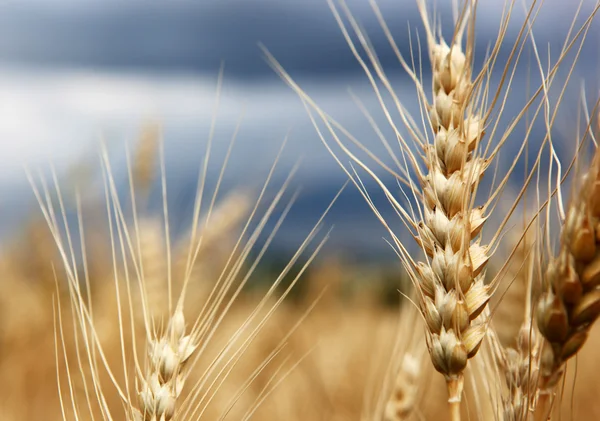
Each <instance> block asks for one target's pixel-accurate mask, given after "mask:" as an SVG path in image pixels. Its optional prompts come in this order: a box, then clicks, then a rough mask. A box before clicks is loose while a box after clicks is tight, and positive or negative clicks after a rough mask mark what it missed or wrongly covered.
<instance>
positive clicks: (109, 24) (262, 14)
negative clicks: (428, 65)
mask: <svg viewBox="0 0 600 421" xmlns="http://www.w3.org/2000/svg"><path fill="white" fill-rule="evenodd" d="M350 3H351V7H352V9H353V12H354V13H355V14H356V16H357V17H358V19H359V20H360V23H361V24H362V25H363V26H364V28H365V29H366V30H367V33H368V34H369V36H370V38H371V42H372V43H373V44H374V45H375V46H376V48H377V50H378V54H379V58H380V60H381V62H382V63H383V64H384V66H386V68H387V69H388V70H390V71H393V69H394V66H396V67H398V64H397V60H396V58H395V56H394V53H393V52H392V50H391V49H390V48H389V46H388V43H387V41H386V40H385V37H384V35H383V33H382V31H381V30H380V29H379V24H378V23H377V21H376V18H375V16H374V14H373V13H372V11H371V10H370V8H369V7H368V5H367V2H366V1H365V2H359V1H354V2H350ZM352 3H353V4H352ZM379 3H380V5H381V8H382V10H383V13H384V15H385V17H386V20H387V21H388V23H389V25H390V27H392V28H394V35H395V39H396V40H397V42H398V44H399V47H400V49H401V51H402V52H403V53H404V54H407V55H408V54H409V41H408V37H407V33H408V22H409V21H410V22H412V24H413V25H417V26H419V25H418V24H419V17H418V13H417V9H416V6H415V3H416V2H414V1H412V0H403V1H380V2H379ZM441 3H444V2H441ZM546 3H550V4H551V5H550V6H547V5H546V7H547V8H548V9H549V10H550V11H552V10H553V8H554V9H556V6H557V5H556V4H553V3H556V1H548V2H546ZM558 5H560V4H558ZM480 9H482V12H481V14H480V15H481V18H482V19H481V20H482V25H481V27H482V29H483V30H486V29H488V30H489V31H488V32H490V34H489V35H490V37H491V36H493V34H494V32H495V30H496V28H495V27H493V25H492V28H490V27H489V26H490V25H489V24H487V25H486V17H487V18H488V19H491V18H493V20H492V21H493V22H495V24H496V25H497V20H498V14H497V13H495V12H496V11H497V7H496V6H494V3H492V2H490V3H486V2H485V1H482V2H481V6H480ZM444 11H445V13H443V15H444V16H445V18H446V19H451V17H450V15H451V14H450V13H449V10H446V9H444ZM486 15H487V16H486ZM517 20H518V19H517ZM561 21H562V22H565V23H564V25H563V26H565V25H567V24H568V22H567V20H566V19H563V20H561ZM557 24H558V25H561V24H560V22H559V23H557ZM554 29H556V27H554ZM478 33H479V34H480V33H481V31H479V32H478ZM538 35H540V34H538ZM542 35H543V34H542ZM488 41H489V40H486V39H479V42H478V47H479V48H481V49H482V50H485V48H486V47H487V42H488ZM542 41H546V39H545V38H543V39H542ZM259 42H262V43H264V44H265V45H266V46H267V47H268V48H269V50H270V51H271V52H272V53H273V54H274V55H275V56H276V57H277V58H278V60H280V62H281V63H282V64H283V65H284V67H285V68H286V69H288V70H289V71H291V72H293V73H294V74H295V75H296V76H300V75H302V74H305V75H311V74H312V75H318V74H323V75H326V74H337V73H351V72H358V71H360V68H359V67H358V65H357V64H356V61H355V60H354V58H353V57H352V54H351V53H350V51H349V49H348V47H347V45H346V43H345V41H344V39H343V36H342V35H341V32H340V30H339V29H338V27H337V24H336V22H335V20H334V18H333V15H332V13H331V11H330V10H329V8H328V7H327V4H326V2H325V0H322V1H321V0H319V1H317V0H305V1H291V0H290V1H275V0H245V1H232V0H223V1H197V2H191V1H185V2H183V1H182V2H160V3H158V2H155V3H152V2H149V1H144V2H131V3H125V2H115V1H108V2H71V1H64V0H63V1H52V2H39V3H37V4H36V2H33V3H30V2H28V3H18V4H17V3H16V2H14V3H8V4H2V6H0V60H1V61H2V62H3V63H5V64H6V63H10V64H15V63H16V64H24V65H33V66H36V67H40V66H41V67H46V66H48V67H56V66H64V67H84V68H114V69H132V70H140V69H143V70H147V71H183V72H186V71H189V72H205V71H209V72H214V71H215V70H216V69H217V68H218V67H219V66H220V63H221V62H222V61H224V62H225V63H226V66H227V69H228V74H229V75H236V76H238V77H251V76H261V75H265V74H272V71H271V70H270V69H269V68H268V66H267V64H266V63H265V61H264V60H263V58H262V55H261V53H260V51H259V49H258V47H257V43H259Z"/></svg>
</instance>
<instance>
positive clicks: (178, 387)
mask: <svg viewBox="0 0 600 421" xmlns="http://www.w3.org/2000/svg"><path fill="white" fill-rule="evenodd" d="M198 344H199V341H198V338H197V335H193V334H192V335H186V334H185V318H184V315H183V311H182V310H181V308H177V309H176V310H175V312H174V314H173V315H172V316H171V319H170V321H169V327H168V328H167V330H166V332H165V333H164V335H162V336H161V337H160V338H153V339H150V341H149V349H148V361H149V364H148V370H147V373H146V374H145V376H144V377H141V378H140V379H139V381H138V397H139V407H138V408H137V409H134V410H133V418H134V420H136V421H137V420H139V421H142V420H143V421H159V420H160V421H169V420H170V419H172V418H173V415H174V414H175V404H176V402H177V398H178V397H179V395H180V394H181V391H182V390H183V386H184V383H185V379H186V373H185V372H184V367H185V364H186V362H187V361H188V360H189V358H190V357H191V356H192V354H193V353H194V351H195V350H196V348H198Z"/></svg>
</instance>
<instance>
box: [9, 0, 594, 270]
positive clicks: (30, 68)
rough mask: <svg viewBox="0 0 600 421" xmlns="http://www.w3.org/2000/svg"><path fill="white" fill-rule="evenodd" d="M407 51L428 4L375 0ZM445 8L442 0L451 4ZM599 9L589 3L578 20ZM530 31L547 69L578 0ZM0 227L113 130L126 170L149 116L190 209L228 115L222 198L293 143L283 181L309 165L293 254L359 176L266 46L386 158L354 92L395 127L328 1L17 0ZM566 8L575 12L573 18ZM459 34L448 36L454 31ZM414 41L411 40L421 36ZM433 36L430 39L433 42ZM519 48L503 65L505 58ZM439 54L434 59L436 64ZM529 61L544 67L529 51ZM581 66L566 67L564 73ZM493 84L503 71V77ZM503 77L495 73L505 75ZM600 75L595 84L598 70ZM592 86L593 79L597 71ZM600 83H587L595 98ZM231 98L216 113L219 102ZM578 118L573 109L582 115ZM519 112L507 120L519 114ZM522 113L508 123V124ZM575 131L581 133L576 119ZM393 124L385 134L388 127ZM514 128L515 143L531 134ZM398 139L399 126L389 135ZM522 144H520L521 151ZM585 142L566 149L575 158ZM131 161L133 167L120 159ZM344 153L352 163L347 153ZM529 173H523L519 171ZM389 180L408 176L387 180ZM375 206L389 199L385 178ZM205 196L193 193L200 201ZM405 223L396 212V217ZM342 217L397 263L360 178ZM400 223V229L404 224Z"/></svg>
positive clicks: (348, 237)
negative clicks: (329, 145) (41, 179)
mask: <svg viewBox="0 0 600 421" xmlns="http://www.w3.org/2000/svg"><path fill="white" fill-rule="evenodd" d="M366 3H367V2H361V1H358V0H356V1H349V2H348V4H349V7H350V9H351V10H352V13H353V14H354V16H355V17H356V18H357V20H358V21H359V22H360V24H361V25H362V27H363V28H364V29H365V31H366V33H367V34H368V35H369V37H370V39H369V41H370V42H371V43H372V45H373V46H374V48H375V50H376V51H377V52H378V57H379V60H380V61H381V63H382V65H383V67H384V69H386V72H388V76H389V78H390V80H391V81H392V84H393V85H394V89H397V90H398V91H399V92H403V93H407V95H403V96H402V100H403V101H404V102H405V104H404V105H405V106H406V107H407V109H408V110H409V111H410V112H411V113H414V114H415V115H418V112H419V108H418V104H417V102H416V101H415V100H414V99H412V98H415V95H414V87H412V82H411V81H410V79H409V78H408V77H407V75H406V74H405V73H404V71H403V70H402V68H401V66H400V65H399V63H398V60H397V58H396V56H395V53H394V52H393V50H392V49H391V48H390V46H389V44H388V41H387V40H386V38H385V35H384V34H383V32H382V31H381V29H380V27H379V23H378V22H377V19H376V16H375V14H374V13H373V11H372V10H371V8H370V6H369V5H368V4H366ZM377 3H378V5H379V7H380V8H381V11H382V13H383V15H384V17H385V19H386V22H387V24H388V25H389V26H390V28H392V32H393V34H394V37H395V40H396V42H397V43H398V46H399V48H400V50H401V52H402V54H405V55H406V56H407V57H408V56H410V53H411V49H410V47H411V42H412V45H413V46H414V45H416V44H417V42H418V37H417V36H416V34H417V33H419V34H421V35H422V34H423V32H422V24H421V20H420V16H419V14H418V10H417V7H416V1H414V0H403V1H400V2H393V1H391V0H381V1H378V2H377ZM440 3H443V2H440ZM449 4H450V2H447V3H443V4H440V5H438V14H439V16H440V17H441V19H442V24H443V26H444V28H445V29H448V28H451V26H452V9H451V7H449V6H448V5H449ZM502 6H503V2H497V1H495V0H485V1H480V2H479V5H478V21H477V28H476V34H477V47H476V48H477V51H476V56H477V59H476V65H477V64H479V65H480V64H481V62H482V60H483V58H484V57H485V55H486V51H487V50H488V48H489V46H490V44H491V43H492V42H493V40H494V37H495V35H496V34H497V31H498V26H499V23H500V22H499V17H500V15H501V12H502ZM592 7H593V2H592V1H584V3H583V8H582V11H581V14H580V19H579V20H578V22H579V23H580V24H581V23H582V22H583V17H585V16H586V13H587V14H589V12H590V10H591V8H592ZM541 10H542V12H541V13H540V15H539V16H538V17H537V18H536V19H537V20H536V22H535V25H534V27H533V33H534V36H535V40H536V43H537V45H538V48H539V50H540V55H541V60H542V62H544V63H545V59H547V58H546V55H547V45H552V49H551V51H550V54H551V55H552V56H553V57H555V56H556V54H557V53H558V52H559V50H560V48H561V47H562V42H563V40H564V38H565V36H566V34H567V32H568V30H569V25H570V24H571V20H570V17H571V16H573V15H574V13H575V10H576V4H571V3H570V2H564V1H560V0H547V1H546V2H545V4H544V5H543V7H542V9H541ZM0 12H1V13H0V92H2V95H0V110H1V112H2V116H3V118H2V119H1V120H0V141H1V142H2V146H3V154H2V157H1V159H2V161H1V162H0V164H1V165H0V191H1V192H2V193H3V198H4V200H3V201H2V204H1V205H0V212H2V215H3V218H2V221H3V223H2V224H0V233H1V234H2V235H3V236H4V237H6V236H7V235H10V234H11V233H12V232H13V231H14V229H15V227H17V226H18V222H19V221H21V222H24V219H23V218H26V217H27V216H28V215H29V213H28V212H27V211H24V208H27V207H30V206H31V205H32V203H33V202H32V196H33V195H32V193H31V188H30V187H29V185H28V184H27V180H26V177H25V172H24V171H23V167H24V166H26V167H28V168H31V169H36V168H38V167H40V166H41V167H47V166H48V164H49V163H52V164H53V165H54V166H55V167H56V168H57V171H58V172H59V173H65V172H66V171H68V169H69V168H70V167H71V166H74V165H77V163H80V162H87V161H86V160H92V161H93V160H96V161H94V162H97V156H98V150H99V144H100V139H103V140H104V141H105V142H106V143H107V145H108V148H109V151H110V152H111V156H113V155H114V156H115V157H121V158H115V162H116V163H117V164H118V165H121V168H120V169H117V170H120V171H122V170H123V168H124V165H123V160H122V157H123V151H124V144H126V143H128V144H129V147H130V148H133V147H134V142H135V141H136V139H137V136H138V133H139V131H140V129H141V128H142V127H143V125H144V124H145V123H146V122H148V121H158V122H159V123H160V125H161V127H162V128H163V137H164V139H165V149H166V150H165V154H166V163H167V165H166V171H167V177H168V178H169V179H170V180H171V181H172V183H171V184H170V185H172V186H173V189H174V190H173V194H172V195H171V193H169V194H170V195H171V196H173V201H172V202H173V204H174V205H173V206H176V207H178V208H181V209H175V210H174V211H173V213H174V214H176V215H183V214H185V212H187V211H189V207H190V202H189V200H191V199H190V196H193V193H194V191H195V183H196V177H197V174H198V166H199V165H200V164H201V162H202V159H203V154H204V151H205V150H206V145H207V139H208V136H209V132H210V127H211V119H212V118H213V115H215V116H216V131H215V136H214V147H213V151H212V153H213V154H214V161H213V162H214V164H211V166H210V167H209V176H210V177H212V178H214V177H216V176H217V175H218V173H219V169H220V163H221V162H222V159H223V157H224V155H225V153H226V151H227V148H228V146H229V143H230V141H231V138H232V135H233V133H234V131H235V127H236V126H237V124H238V123H239V124H240V130H239V135H238V137H237V139H236V145H235V147H234V152H233V154H232V156H231V160H230V162H229V165H228V170H227V171H226V173H225V178H224V187H225V189H224V191H227V190H230V189H233V188H235V187H241V188H245V187H247V186H246V184H250V185H251V187H256V185H257V183H258V181H257V180H262V179H264V176H265V175H266V173H267V172H268V170H269V168H270V166H271V165H272V164H273V162H274V160H275V157H276V156H277V153H278V151H279V149H280V147H281V145H282V144H283V142H284V139H286V138H287V140H286V146H285V148H284V150H283V152H282V154H281V158H280V161H279V163H278V171H277V172H276V178H277V180H282V179H283V177H285V176H286V175H287V173H288V172H289V171H290V170H291V169H292V167H294V165H296V164H297V163H298V162H301V164H300V167H299V169H298V171H297V174H296V176H295V178H294V180H295V181H294V183H293V184H292V186H291V187H290V190H292V191H293V190H294V189H296V188H299V187H300V186H301V187H302V190H301V192H300V196H299V198H298V202H297V203H296V206H295V207H294V208H293V210H292V212H291V213H290V215H289V218H288V219H289V221H288V222H289V223H288V224H285V225H284V226H283V227H282V230H281V232H280V235H278V236H277V238H278V239H277V240H276V241H278V243H277V244H278V245H279V246H280V247H282V248H286V247H289V248H293V247H294V246H293V244H296V243H297V240H298V239H299V238H302V237H303V236H304V235H306V233H308V231H309V230H310V228H311V227H312V224H313V223H314V222H316V220H317V219H318V217H319V216H320V214H321V213H322V212H323V210H324V209H325V208H326V207H327V205H328V203H329V201H330V200H331V199H332V198H333V197H334V196H335V194H336V192H337V191H338V189H339V188H340V187H341V186H342V185H343V184H344V182H345V181H346V176H345V174H344V173H343V172H342V170H341V169H340V168H339V166H338V165H337V163H336V162H335V160H334V159H333V158H332V157H331V156H330V155H329V153H328V152H327V150H326V148H325V147H324V145H323V144H322V142H321V140H320V139H319V137H318V135H317V133H316V132H315V130H314V128H313V126H312V124H311V122H310V119H309V118H308V115H307V113H306V111H305V110H304V108H303V106H302V103H301V101H300V100H299V99H298V98H297V96H296V95H295V94H294V92H293V91H292V90H291V89H289V88H288V87H287V86H285V84H284V83H283V82H282V81H281V79H280V78H279V76H278V75H277V74H276V73H275V72H274V71H273V70H272V69H271V68H270V67H269V65H268V63H267V62H266V60H265V58H264V55H263V54H262V52H261V50H260V48H259V47H258V45H259V44H262V45H264V46H265V47H266V48H267V49H268V50H269V51H270V52H271V53H272V54H273V55H274V56H275V57H276V58H277V60H279V61H280V63H281V64H282V65H283V67H284V68H285V69H286V70H287V71H288V72H289V73H290V74H291V75H292V77H294V78H295V79H296V80H297V81H298V82H299V83H300V85H301V86H302V87H303V88H304V89H305V90H306V91H307V92H308V93H309V94H310V95H311V96H313V97H314V98H315V100H316V102H317V103H318V104H319V105H320V106H321V107H322V108H323V109H324V110H325V111H326V112H330V113H331V114H332V116H333V117H334V118H336V119H337V120H338V121H339V122H340V123H341V124H342V125H343V126H344V127H346V128H347V129H348V130H349V131H350V132H351V133H353V134H355V135H356V136H357V138H359V139H360V140H361V141H363V142H364V143H365V144H366V145H367V146H369V148H371V149H372V150H374V151H376V152H377V153H378V154H379V155H380V156H385V150H384V149H383V147H382V146H381V144H379V143H378V140H377V139H376V136H375V135H374V132H373V131H372V129H371V128H370V126H369V124H368V121H367V119H366V118H365V116H364V115H363V114H362V112H361V110H360V108H359V107H357V105H356V103H355V102H354V101H353V100H352V97H351V95H350V94H349V92H348V90H349V89H350V90H351V91H352V94H354V95H356V96H357V97H359V98H360V99H361V101H364V104H365V106H366V107H367V109H369V110H373V111H372V112H373V114H374V115H375V117H376V121H377V122H378V123H379V124H381V125H382V126H384V125H385V120H384V119H383V116H382V115H380V114H381V113H380V112H379V108H378V107H379V106H378V105H377V98H376V97H375V95H374V94H373V92H372V89H371V88H370V86H369V84H368V80H367V78H366V76H365V75H364V73H362V70H361V68H360V66H359V64H358V63H357V62H356V60H355V59H354V57H353V56H352V53H351V51H350V49H349V48H348V46H347V44H346V42H345V40H344V38H343V36H342V33H341V31H340V29H339V28H338V26H337V23H336V21H335V18H334V16H333V14H332V12H331V10H330V9H329V7H328V6H327V3H326V1H325V0H310V1H303V2H291V1H290V2H280V1H275V0H251V1H248V0H246V1H241V0H235V1H234V0H226V1H205V2H194V3H192V2H184V1H181V2H177V3H149V2H145V3H141V2H136V3H122V2H117V1H106V2H79V1H72V0H54V1H50V2H42V1H30V2H20V3H17V2H10V3H4V4H2V5H1V6H0ZM565 16H568V17H569V18H565ZM523 19H524V12H523V7H522V5H521V4H520V3H519V4H516V5H515V9H514V15H513V17H512V19H511V24H510V25H509V28H508V34H507V38H506V41H505V42H506V44H507V45H508V46H510V42H511V40H512V41H514V40H515V39H516V36H517V30H518V29H519V28H520V25H521V24H522V22H523ZM444 33H445V35H446V36H450V35H451V34H448V33H447V31H445V32H444ZM408 34H411V37H410V38H409V36H408ZM420 39H421V40H423V38H422V37H421V38H420ZM599 41H600V29H599V27H598V25H597V24H594V25H592V27H591V30H590V31H589V34H588V39H587V41H586V43H585V45H584V49H583V50H582V54H581V57H580V61H579V63H578V64H577V66H576V68H575V71H574V75H575V76H574V77H573V83H571V85H573V86H572V89H570V90H569V91H567V97H566V98H567V99H566V100H565V101H571V102H576V101H578V100H579V98H578V95H579V89H580V86H579V85H580V80H581V79H582V78H584V77H586V75H587V76H589V75H593V74H594V73H593V72H594V69H596V68H597V65H598V60H600V56H599V55H598V51H599V46H600V43H599ZM509 50H510V48H506V49H505V50H504V51H503V56H501V59H502V60H505V59H507V58H508V55H507V54H508V51H509ZM425 63H426V60H425ZM521 65H522V66H523V68H529V69H530V70H531V73H533V75H534V76H535V75H536V74H539V72H538V70H537V64H536V63H535V58H534V57H532V52H531V51H527V52H525V53H524V58H523V59H522V63H521ZM221 66H224V79H223V90H222V94H221V96H220V98H219V99H218V101H217V99H216V95H215V93H216V87H217V79H218V74H219V69H220V68H221ZM566 67H568V66H566ZM494 78H495V79H494ZM498 78H499V75H498V74H497V73H495V74H493V78H492V82H494V80H498ZM588 81H589V79H588ZM528 83H529V76H528V75H527V74H524V73H522V72H517V74H516V76H515V79H514V81H513V87H512V92H511V95H510V97H509V103H508V104H509V106H512V107H517V106H518V104H523V103H524V100H525V97H526V93H527V91H528ZM591 83H596V84H597V82H595V81H594V80H592V82H591ZM597 89H598V86H596V85H592V86H589V85H588V86H586V91H587V92H590V97H591V99H592V100H594V99H595V95H596V91H597ZM217 102H218V103H219V107H218V109H215V104H216V103H217ZM573 108H575V107H570V110H566V111H567V112H566V113H565V114H564V116H562V117H561V119H562V121H561V119H559V121H558V122H557V127H558V128H559V130H561V131H562V132H563V134H564V135H565V137H566V138H568V137H569V135H573V133H574V131H575V129H576V127H575V126H576V125H575V124H573V119H574V118H575V117H576V113H575V111H573ZM569 113H571V114H569ZM511 117H513V116H512V115H510V113H507V116H506V118H507V119H510V118H511ZM508 121H509V120H508ZM569 125H571V126H569ZM385 129H386V130H387V127H386V128H385ZM519 130H520V131H517V132H515V134H514V137H515V138H517V139H518V137H519V136H520V135H522V133H523V129H519ZM387 134H389V135H392V133H389V131H388V132H387ZM518 146H519V145H518V142H517V143H515V144H514V145H513V146H508V147H509V148H515V147H518ZM570 147H572V145H569V144H567V145H565V148H567V151H570V149H569V148H570ZM119 159H120V161H119ZM342 159H346V158H345V157H342ZM521 173H522V172H521ZM389 181H390V182H391V183H394V182H395V181H394V180H393V179H390V180H389ZM365 182H366V184H367V186H372V187H373V188H371V189H370V190H371V191H372V192H373V194H374V197H375V200H376V201H379V203H383V202H382V201H385V200H386V199H385V197H384V196H383V195H382V194H381V192H380V191H379V189H377V188H376V186H375V185H374V183H372V182H370V181H369V180H365ZM192 203H193V202H192ZM398 222H399V221H398ZM325 224H326V226H331V225H334V226H335V228H334V231H333V232H332V234H331V239H330V243H331V244H332V248H334V247H339V248H341V249H347V250H351V251H353V252H364V253H368V254H375V255H376V254H378V253H380V252H381V251H383V250H387V251H386V252H385V253H387V255H388V256H389V257H391V258H393V257H394V254H393V252H392V250H391V249H390V247H389V245H388V244H386V242H385V241H384V240H383V239H382V237H384V236H386V233H385V231H384V230H383V228H382V227H381V226H380V223H379V222H378V221H377V220H376V218H375V217H374V216H373V215H372V212H371V211H370V209H369V208H368V206H367V205H366V204H365V203H364V199H363V198H362V197H361V196H360V195H359V194H358V192H357V191H356V189H355V187H354V186H351V185H350V186H348V187H347V188H346V190H345V191H344V193H343V194H342V196H341V197H340V200H339V202H338V203H337V204H336V206H334V208H333V209H332V211H331V213H330V214H329V215H328V217H327V218H326V221H325ZM398 227H400V229H402V227H401V224H400V223H398Z"/></svg>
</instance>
